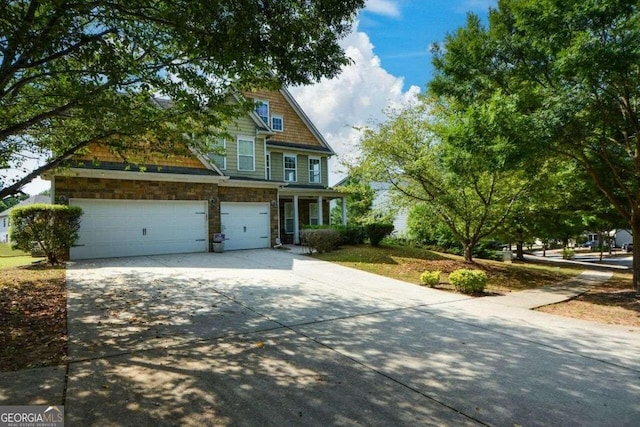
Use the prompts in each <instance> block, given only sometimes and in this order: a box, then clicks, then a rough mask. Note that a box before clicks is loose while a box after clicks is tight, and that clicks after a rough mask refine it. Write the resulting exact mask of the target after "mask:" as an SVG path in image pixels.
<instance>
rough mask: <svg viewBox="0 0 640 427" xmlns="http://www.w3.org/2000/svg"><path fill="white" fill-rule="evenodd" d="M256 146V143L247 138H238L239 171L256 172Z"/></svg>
mask: <svg viewBox="0 0 640 427" xmlns="http://www.w3.org/2000/svg"><path fill="white" fill-rule="evenodd" d="M255 160H256V144H255V141H254V140H253V139H251V138H247V137H241V136H239V137H238V170H239V171H254V170H256V162H255Z"/></svg>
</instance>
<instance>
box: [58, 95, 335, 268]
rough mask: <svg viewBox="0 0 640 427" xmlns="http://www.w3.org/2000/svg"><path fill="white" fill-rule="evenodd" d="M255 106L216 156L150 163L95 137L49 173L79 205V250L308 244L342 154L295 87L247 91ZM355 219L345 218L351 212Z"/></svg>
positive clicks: (116, 252) (62, 196)
mask: <svg viewBox="0 0 640 427" xmlns="http://www.w3.org/2000/svg"><path fill="white" fill-rule="evenodd" d="M246 96H247V97H248V98H252V99H253V100H254V101H255V102H256V109H255V111H252V112H251V113H249V114H247V115H246V116H244V117H240V118H238V119H237V121H236V123H234V124H233V125H232V126H230V127H229V129H227V133H228V134H229V135H230V136H231V137H227V138H224V139H219V140H218V141H216V143H217V144H218V145H219V146H220V148H221V150H220V151H219V152H217V153H216V154H215V155H206V156H205V155H202V154H201V153H197V152H193V154H192V155H188V156H172V157H168V158H167V157H166V156H157V158H152V159H151V160H150V161H148V164H147V165H146V166H145V168H144V171H141V170H139V169H138V168H137V167H136V166H135V165H131V164H127V163H126V162H125V161H123V160H122V159H121V158H118V157H117V156H114V155H113V154H111V153H110V152H109V150H108V149H106V148H105V147H102V146H98V145H94V146H91V147H89V153H88V154H86V155H83V156H79V157H78V158H76V159H74V161H73V163H72V167H71V168H69V169H68V170H64V171H57V172H52V173H50V174H49V175H47V176H45V178H46V179H50V180H51V181H52V186H51V191H52V198H53V201H54V202H55V203H68V204H71V205H76V206H80V207H81V208H82V209H83V211H84V214H83V217H82V223H81V227H80V237H79V240H78V242H77V244H76V245H75V246H74V247H73V248H72V249H71V253H70V257H71V259H86V258H106V257H119V256H135V255H156V254H166V253H187V252H210V251H211V250H212V247H213V243H214V240H216V239H219V238H220V237H221V236H220V234H224V243H225V250H238V249H254V248H268V247H273V246H276V245H278V244H280V243H284V244H287V243H291V244H299V243H300V230H301V228H302V227H303V226H304V225H307V224H328V222H329V203H330V200H332V199H335V198H342V197H343V194H341V193H338V192H336V191H333V190H332V189H331V188H329V187H328V176H329V174H328V159H329V157H331V156H332V155H334V154H335V153H334V152H333V150H332V149H331V147H330V146H329V144H328V143H327V142H326V141H325V139H324V138H323V137H322V135H321V134H320V132H318V130H317V129H316V127H315V126H314V125H313V123H312V122H311V121H310V120H309V118H308V117H307V116H306V114H305V113H304V111H302V109H301V108H300V106H299V105H298V104H297V103H296V101H295V100H294V99H293V97H292V96H291V94H290V93H289V92H288V91H287V90H280V91H255V92H251V93H250V94H246ZM345 220H346V218H345Z"/></svg>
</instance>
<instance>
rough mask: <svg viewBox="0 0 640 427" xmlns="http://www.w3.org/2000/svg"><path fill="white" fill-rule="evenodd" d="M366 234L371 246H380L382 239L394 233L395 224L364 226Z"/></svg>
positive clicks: (380, 223)
mask: <svg viewBox="0 0 640 427" xmlns="http://www.w3.org/2000/svg"><path fill="white" fill-rule="evenodd" d="M364 232H365V233H366V235H367V237H368V238H369V243H371V246H380V242H382V239H384V238H385V237H387V236H388V235H390V234H391V233H393V224H388V223H383V222H372V223H371V224H367V225H365V226H364Z"/></svg>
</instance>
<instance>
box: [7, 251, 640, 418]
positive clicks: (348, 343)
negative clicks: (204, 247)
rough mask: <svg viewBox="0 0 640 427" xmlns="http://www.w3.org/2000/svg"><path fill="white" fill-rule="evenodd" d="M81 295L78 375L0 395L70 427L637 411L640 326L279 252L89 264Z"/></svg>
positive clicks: (72, 325)
mask: <svg viewBox="0 0 640 427" xmlns="http://www.w3.org/2000/svg"><path fill="white" fill-rule="evenodd" d="M584 278H585V277H583V279H584ZM601 278H602V277H600V276H598V277H596V279H597V280H600V279H601ZM68 292H69V333H70V342H69V346H70V355H71V359H72V360H71V361H70V363H69V366H68V375H67V376H66V378H67V383H66V386H65V383H64V379H65V375H64V369H61V370H60V371H61V372H60V371H50V370H43V371H39V372H37V373H36V372H34V371H35V370H31V371H30V372H28V374H27V376H29V375H31V376H32V377H33V378H32V379H33V380H37V379H38V378H40V382H48V385H49V388H48V389H46V390H44V391H42V392H41V393H40V394H39V395H38V393H34V391H33V390H34V387H35V383H32V384H31V385H29V386H26V387H25V388H24V389H22V390H20V388H21V387H22V385H21V384H20V383H19V382H17V381H23V380H24V379H25V376H24V375H21V374H22V373H15V375H11V376H4V375H3V376H2V379H1V380H0V404H17V403H20V404H25V403H29V402H25V400H26V399H25V397H26V396H30V397H29V399H30V401H34V402H35V401H36V400H37V401H39V402H52V403H59V402H63V403H64V405H65V411H66V414H67V424H68V425H72V426H73V425H83V426H104V425H106V426H111V425H114V426H115V425H141V426H145V425H279V426H280V425H345V424H348V425H362V424H366V425H385V426H387V425H412V426H413V425H432V424H437V425H516V424H517V425H523V426H526V425H586V426H589V425H593V426H601V425H621V426H624V425H629V426H631V425H636V423H637V420H638V419H640V403H638V402H640V360H639V359H638V358H637V355H638V354H640V329H637V328H622V327H615V326H607V325H601V324H597V323H592V322H584V321H579V320H575V319H566V318H562V317H557V316H553V315H549V314H545V313H539V312H535V311H530V310H526V309H523V308H520V307H517V306H513V304H508V305H505V303H504V301H503V302H501V300H500V298H502V297H488V298H469V297H466V296H462V295H458V294H451V293H446V292H441V291H437V290H433V289H428V288H424V287H420V286H415V285H411V284H407V283H404V282H399V281H395V280H392V279H387V278H383V277H380V276H375V275H372V274H369V273H365V272H362V271H358V270H353V269H349V268H346V267H342V266H339V265H335V264H330V263H326V262H322V261H318V260H315V259H312V258H308V257H305V256H301V255H297V254H292V253H290V252H287V251H272V250H264V251H244V252H234V253H224V254H193V255H183V256H177V255H176V256H158V257H141V258H128V259H120V260H100V261H95V262H83V263H78V264H76V265H74V266H72V267H70V268H69V270H68ZM51 369H53V368H51ZM25 372H26V371H25ZM45 380H46V381H45ZM61 386H62V387H61ZM23 392H28V393H30V394H29V395H27V394H21V393H23Z"/></svg>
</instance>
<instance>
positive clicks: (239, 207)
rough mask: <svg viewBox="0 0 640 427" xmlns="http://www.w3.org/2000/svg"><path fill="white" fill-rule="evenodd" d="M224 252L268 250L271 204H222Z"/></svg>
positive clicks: (221, 218)
mask: <svg viewBox="0 0 640 427" xmlns="http://www.w3.org/2000/svg"><path fill="white" fill-rule="evenodd" d="M220 221H221V223H222V232H223V233H224V235H225V242H224V250H225V251H226V250H231V251H232V250H236V249H256V248H268V247H269V246H270V243H271V238H270V223H271V218H270V214H269V203H229V202H222V203H220Z"/></svg>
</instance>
